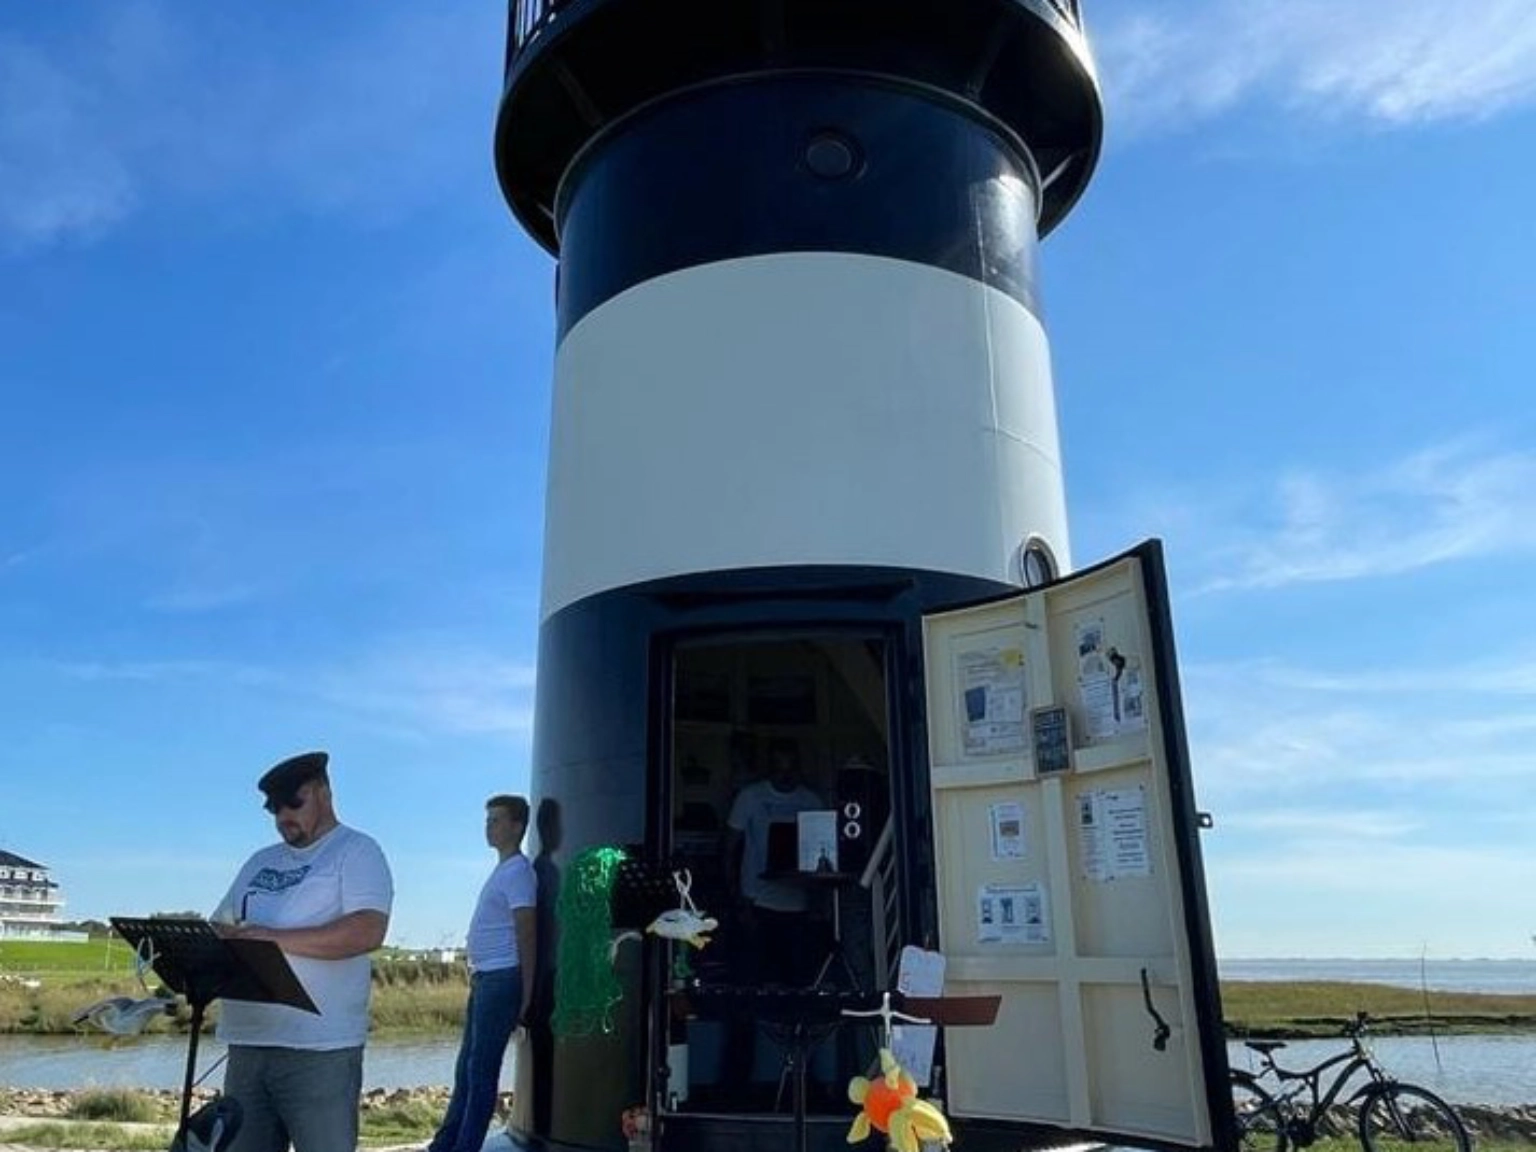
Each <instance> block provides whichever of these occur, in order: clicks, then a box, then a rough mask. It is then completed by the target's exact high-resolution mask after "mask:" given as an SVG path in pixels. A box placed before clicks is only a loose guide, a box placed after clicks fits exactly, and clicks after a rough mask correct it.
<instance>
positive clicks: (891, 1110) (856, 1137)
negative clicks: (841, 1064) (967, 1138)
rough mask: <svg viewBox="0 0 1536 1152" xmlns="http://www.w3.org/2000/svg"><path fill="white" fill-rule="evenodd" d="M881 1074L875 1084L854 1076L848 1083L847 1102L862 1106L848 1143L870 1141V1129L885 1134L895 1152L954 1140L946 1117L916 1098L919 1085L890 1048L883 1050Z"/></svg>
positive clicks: (933, 1106)
mask: <svg viewBox="0 0 1536 1152" xmlns="http://www.w3.org/2000/svg"><path fill="white" fill-rule="evenodd" d="M880 1071H881V1073H882V1075H880V1076H879V1077H877V1078H876V1079H874V1080H869V1079H866V1078H865V1077H863V1076H855V1077H854V1078H853V1079H852V1080H850V1081H849V1082H848V1099H849V1100H851V1101H852V1102H853V1103H855V1104H857V1105H859V1114H858V1115H857V1116H855V1117H854V1118H853V1126H852V1127H851V1128H849V1129H848V1143H850V1144H857V1143H858V1142H859V1141H861V1140H865V1139H867V1138H868V1137H869V1134H870V1131H871V1129H873V1130H874V1131H877V1132H884V1133H885V1134H886V1136H887V1138H888V1142H889V1144H890V1147H892V1148H894V1149H895V1150H896V1152H919V1149H920V1147H921V1146H922V1145H923V1144H924V1143H933V1142H937V1143H939V1144H945V1145H948V1144H949V1143H951V1142H952V1141H953V1140H954V1136H953V1134H952V1133H951V1132H950V1130H949V1121H948V1120H947V1119H945V1117H944V1113H942V1112H940V1111H939V1109H938V1107H937V1106H936V1105H934V1104H932V1103H930V1102H929V1101H927V1100H919V1099H918V1098H917V1084H916V1082H915V1081H914V1080H913V1079H912V1077H911V1076H909V1075H907V1073H906V1072H905V1071H904V1070H903V1069H902V1067H901V1065H900V1064H898V1063H896V1057H895V1056H894V1055H892V1054H891V1050H890V1049H889V1048H882V1049H880Z"/></svg>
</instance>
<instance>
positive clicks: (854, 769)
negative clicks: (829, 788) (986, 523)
mask: <svg viewBox="0 0 1536 1152" xmlns="http://www.w3.org/2000/svg"><path fill="white" fill-rule="evenodd" d="M885 795H886V783H885V776H884V775H883V774H882V773H880V772H878V771H876V770H875V769H873V768H870V767H868V766H867V765H866V764H865V763H864V762H863V761H862V760H860V761H854V762H850V765H849V766H847V767H845V768H844V769H843V770H842V771H841V772H839V773H838V774H837V866H838V871H839V872H851V873H855V874H857V873H860V872H863V871H864V866H865V865H866V864H868V863H869V854H870V853H871V852H873V851H874V848H875V841H876V840H878V839H879V838H880V830H881V829H882V828H883V827H884V826H885V813H886V803H885Z"/></svg>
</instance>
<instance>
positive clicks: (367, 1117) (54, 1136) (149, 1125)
mask: <svg viewBox="0 0 1536 1152" xmlns="http://www.w3.org/2000/svg"><path fill="white" fill-rule="evenodd" d="M123 1095H124V1096H133V1095H134V1093H132V1092H124V1093H123ZM138 1104H139V1105H140V1106H141V1108H139V1109H137V1110H136V1113H137V1114H138V1115H143V1116H144V1117H146V1118H147V1120H148V1121H149V1122H145V1121H144V1120H140V1119H137V1118H134V1119H132V1120H130V1119H128V1118H126V1117H123V1118H115V1119H112V1120H108V1119H106V1118H102V1119H89V1120H87V1119H83V1118H81V1117H78V1116H77V1117H72V1118H70V1119H67V1120H39V1121H37V1122H36V1123H33V1124H26V1125H18V1126H17V1127H15V1128H11V1129H8V1130H7V1131H6V1132H5V1133H4V1135H3V1137H0V1142H4V1143H7V1144H10V1145H26V1146H27V1147H29V1148H71V1149H73V1148H99V1149H110V1150H111V1152H144V1150H146V1149H153V1150H155V1152H161V1150H163V1149H164V1148H165V1146H166V1144H167V1143H168V1142H169V1141H170V1138H171V1136H172V1134H173V1133H174V1131H175V1119H174V1116H173V1117H171V1118H170V1122H169V1123H167V1122H165V1120H166V1118H165V1117H163V1116H160V1115H159V1113H160V1111H161V1109H160V1108H159V1105H158V1102H157V1101H156V1100H154V1099H151V1098H149V1097H140V1098H139V1100H138ZM441 1119H442V1107H441V1106H440V1105H438V1104H434V1103H431V1102H429V1101H425V1100H408V1101H403V1102H401V1103H398V1104H392V1105H389V1106H388V1107H383V1108H370V1109H367V1110H365V1111H364V1112H363V1113H362V1117H361V1131H360V1135H359V1142H360V1143H361V1144H362V1145H363V1146H364V1147H378V1146H388V1145H392V1144H411V1143H420V1142H423V1141H425V1140H428V1139H430V1138H431V1136H432V1133H433V1132H434V1131H436V1130H437V1124H438V1121H439V1120H441ZM1526 1152H1529V1149H1527V1150H1526Z"/></svg>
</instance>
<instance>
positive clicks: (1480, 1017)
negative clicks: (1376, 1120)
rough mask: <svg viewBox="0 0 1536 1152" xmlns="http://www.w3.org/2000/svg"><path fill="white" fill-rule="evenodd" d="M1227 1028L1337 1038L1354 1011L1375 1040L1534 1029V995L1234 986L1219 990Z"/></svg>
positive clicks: (1252, 983)
mask: <svg viewBox="0 0 1536 1152" xmlns="http://www.w3.org/2000/svg"><path fill="white" fill-rule="evenodd" d="M1221 1001H1222V1008H1223V1012H1224V1014H1225V1016H1226V1019H1227V1031H1228V1032H1229V1034H1232V1035H1238V1036H1268V1037H1294V1036H1337V1035H1338V1034H1339V1030H1340V1028H1341V1027H1342V1026H1343V1025H1344V1024H1345V1023H1346V1022H1347V1021H1349V1020H1352V1019H1354V1015H1355V1013H1356V1012H1369V1013H1370V1014H1371V1018H1372V1020H1373V1030H1374V1031H1375V1032H1376V1033H1377V1035H1394V1034H1395V1035H1416V1034H1419V1033H1423V1032H1427V1031H1429V1030H1430V1029H1431V1027H1432V1028H1433V1029H1434V1030H1435V1031H1436V1032H1438V1033H1440V1034H1442V1035H1443V1034H1445V1033H1447V1032H1496V1033H1505V1034H1507V1033H1511V1032H1536V995H1533V996H1509V995H1493V994H1488V993H1475V992H1433V991H1432V992H1430V993H1429V995H1428V1004H1429V1012H1428V1019H1426V1013H1425V994H1424V993H1423V992H1421V991H1419V990H1417V989H1413V988H1390V987H1387V986H1386V985H1378V984H1346V983H1341V982H1340V983H1333V982H1326V981H1316V982H1308V983H1300V984H1286V983H1279V982H1267V981H1231V982H1224V983H1223V984H1222V986H1221Z"/></svg>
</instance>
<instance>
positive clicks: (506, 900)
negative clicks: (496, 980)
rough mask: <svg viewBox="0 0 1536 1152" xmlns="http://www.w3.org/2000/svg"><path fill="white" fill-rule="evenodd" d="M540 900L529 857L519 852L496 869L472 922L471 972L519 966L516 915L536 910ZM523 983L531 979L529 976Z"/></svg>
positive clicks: (483, 888) (467, 949)
mask: <svg viewBox="0 0 1536 1152" xmlns="http://www.w3.org/2000/svg"><path fill="white" fill-rule="evenodd" d="M538 900H539V882H538V878H537V877H536V876H535V875H534V872H533V865H532V864H530V863H529V862H528V857H526V856H524V855H523V854H522V853H521V852H518V853H517V854H516V855H513V856H508V857H507V858H506V859H505V860H503V861H501V862H500V863H499V864H497V865H496V867H495V869H494V870H493V871H492V872H491V874H490V876H489V877H487V878H486V881H485V883H484V884H483V885H481V888H480V899H479V900H477V901H476V902H475V914H474V915H473V916H471V917H470V918H469V939H468V941H467V942H466V946H465V949H464V952H465V955H466V956H467V957H468V958H469V970H470V971H471V972H498V971H501V970H502V969H505V968H516V967H517V966H518V965H519V963H520V962H521V960H520V958H519V957H518V954H517V932H516V930H515V928H514V925H513V923H512V914H513V913H514V912H515V911H517V909H519V908H533V907H535V906H536V905H537V904H538ZM523 979H524V980H526V979H528V976H527V974H526V973H524V975H523Z"/></svg>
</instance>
